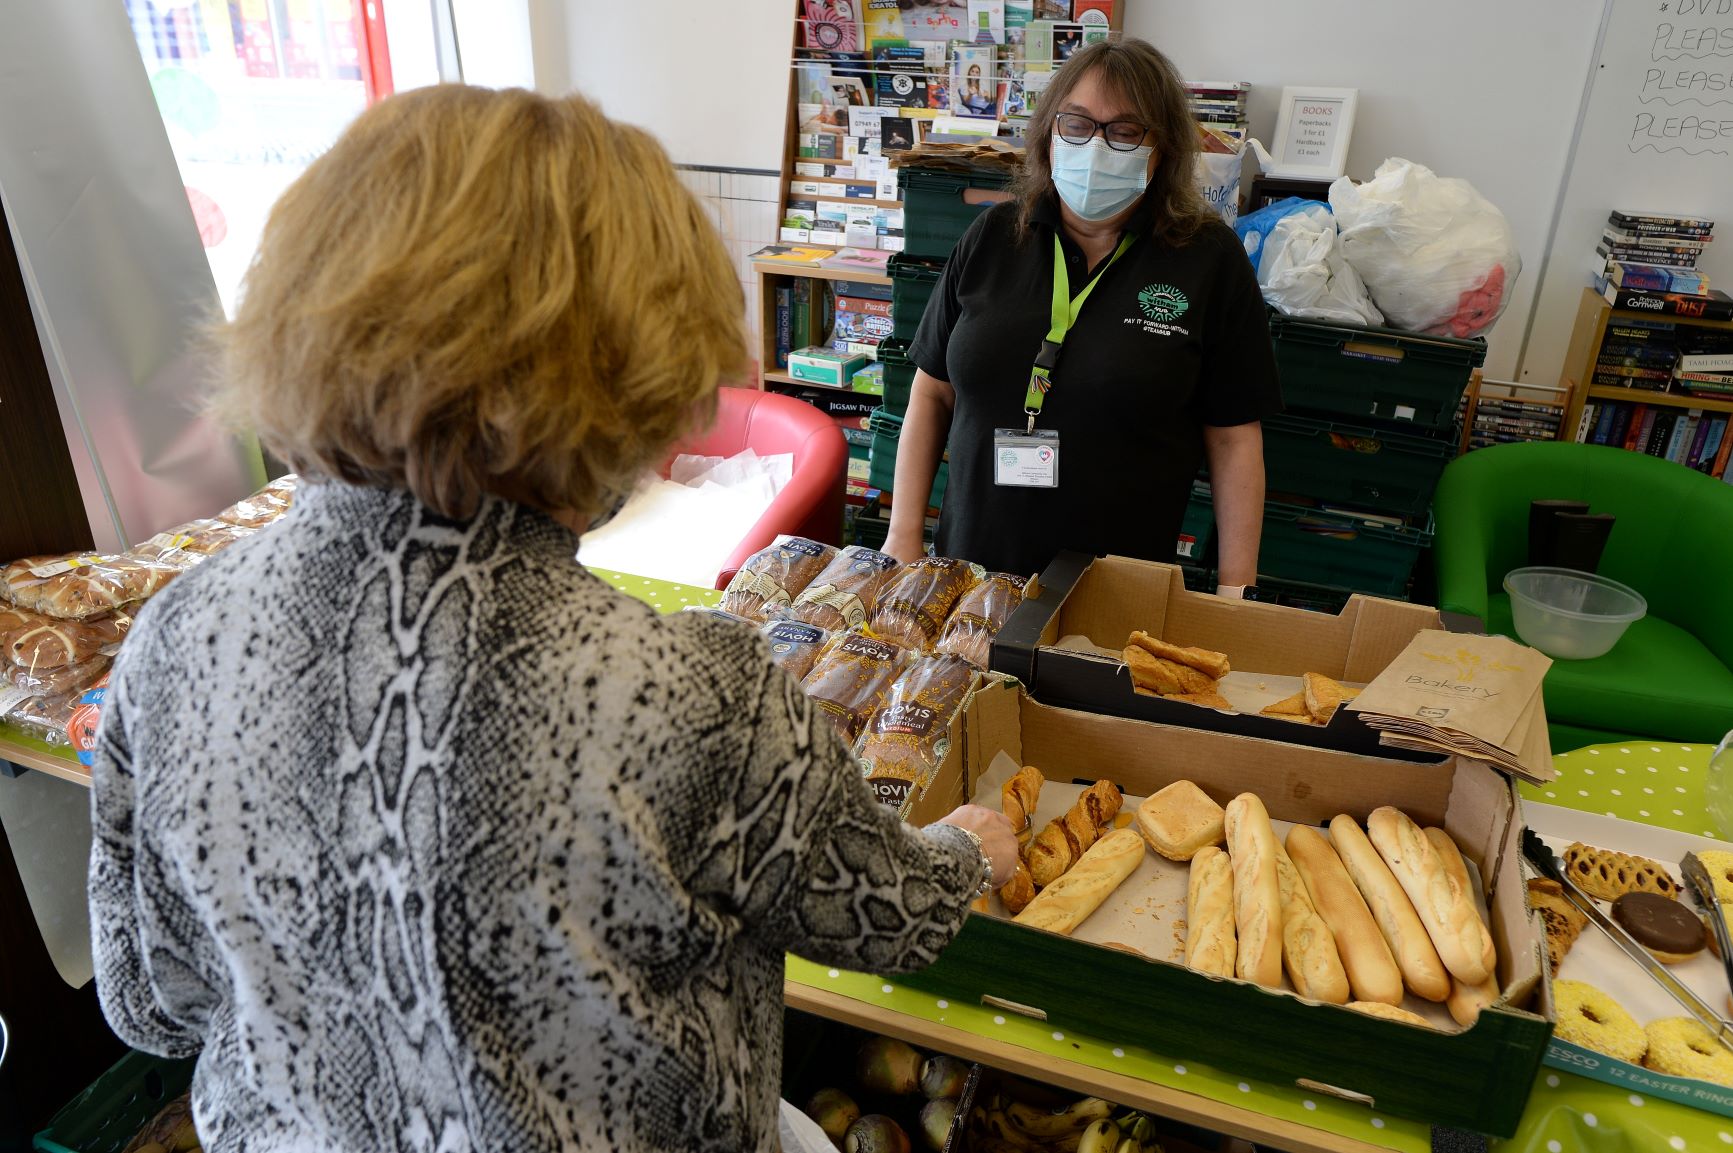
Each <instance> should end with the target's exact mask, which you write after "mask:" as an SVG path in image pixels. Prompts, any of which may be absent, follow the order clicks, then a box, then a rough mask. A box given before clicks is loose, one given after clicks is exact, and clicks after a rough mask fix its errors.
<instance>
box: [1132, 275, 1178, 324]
mask: <svg viewBox="0 0 1733 1153" xmlns="http://www.w3.org/2000/svg"><path fill="white" fill-rule="evenodd" d="M1137 306H1138V307H1139V308H1141V309H1143V315H1145V316H1147V317H1148V318H1149V319H1151V320H1159V321H1161V322H1162V323H1163V324H1172V323H1173V322H1174V321H1176V320H1178V319H1179V318H1180V317H1182V316H1184V315H1185V310H1186V309H1188V308H1190V307H1191V301H1189V300H1187V299H1186V298H1185V293H1183V292H1181V291H1180V290H1179V289H1177V288H1175V287H1174V286H1173V285H1171V284H1152V285H1150V286H1149V287H1148V288H1146V289H1144V290H1143V291H1142V292H1140V293H1138V294H1137Z"/></svg>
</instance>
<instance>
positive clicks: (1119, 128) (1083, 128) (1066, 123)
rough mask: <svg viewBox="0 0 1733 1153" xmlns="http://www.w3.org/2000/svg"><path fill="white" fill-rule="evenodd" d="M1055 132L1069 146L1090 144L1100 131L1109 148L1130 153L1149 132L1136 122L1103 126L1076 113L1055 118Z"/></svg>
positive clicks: (1064, 113)
mask: <svg viewBox="0 0 1733 1153" xmlns="http://www.w3.org/2000/svg"><path fill="white" fill-rule="evenodd" d="M1053 130H1054V131H1055V132H1057V133H1059V139H1061V140H1063V141H1065V143H1067V144H1088V143H1089V141H1090V138H1091V137H1093V136H1094V135H1095V133H1096V132H1097V131H1100V133H1101V135H1102V136H1103V137H1104V138H1105V139H1106V140H1107V146H1108V147H1109V148H1111V149H1113V150H1114V151H1115V152H1130V151H1132V150H1133V149H1135V148H1137V147H1138V146H1139V145H1141V144H1142V143H1143V137H1144V135H1145V134H1146V133H1147V132H1148V131H1149V130H1148V129H1147V128H1145V127H1144V126H1143V125H1141V124H1139V123H1138V122H1137V121H1135V120H1115V121H1113V122H1112V123H1111V124H1103V123H1102V122H1101V121H1099V120H1092V119H1090V118H1089V117H1087V116H1080V115H1078V114H1077V113H1075V112H1061V113H1060V114H1059V115H1058V116H1055V117H1054V118H1053Z"/></svg>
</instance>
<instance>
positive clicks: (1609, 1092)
mask: <svg viewBox="0 0 1733 1153" xmlns="http://www.w3.org/2000/svg"><path fill="white" fill-rule="evenodd" d="M597 575H598V576H600V577H602V578H603V579H604V580H607V581H608V582H609V583H610V584H612V585H614V587H616V588H618V589H620V590H621V591H622V592H625V593H627V594H629V595H631V596H633V597H635V598H637V599H639V600H642V601H644V602H645V603H647V604H649V605H651V606H652V607H653V608H655V609H656V610H657V611H659V612H664V613H667V612H678V611H680V610H681V609H684V608H687V607H692V606H704V605H714V604H715V603H716V602H717V601H718V600H719V599H720V594H719V593H717V592H716V591H715V590H713V589H702V588H693V587H687V586H680V585H673V584H669V583H667V582H664V581H656V580H650V579H647V578H644V577H637V576H629V575H624V574H618V573H608V572H601V571H598V572H597ZM16 738H17V734H16V733H13V732H8V731H6V730H5V728H4V726H0V759H6V760H13V761H14V762H15V763H20V764H23V765H25V766H26V767H30V768H38V769H46V770H47V771H50V772H54V773H55V774H56V775H58V776H63V777H66V778H67V779H68V780H73V781H77V782H79V783H83V784H88V783H89V777H88V775H87V774H85V773H84V772H83V771H82V766H80V765H79V764H78V763H77V761H76V760H74V759H72V756H71V753H70V752H69V751H68V752H65V753H61V752H60V751H59V750H54V749H50V748H49V747H48V746H46V745H42V744H41V743H40V742H21V741H19V740H18V739H16ZM1711 752H1712V750H1711V749H1710V748H1708V747H1707V746H1690V745H1662V744H1650V743H1646V742H1635V743H1628V744H1616V745H1600V746H1596V747H1593V748H1588V749H1579V750H1576V751H1574V752H1570V753H1563V754H1560V755H1559V756H1557V757H1555V758H1554V761H1555V764H1556V765H1557V767H1558V770H1559V777H1558V779H1557V780H1556V781H1553V782H1550V783H1549V784H1547V785H1545V786H1529V785H1526V784H1525V785H1523V786H1522V791H1523V794H1524V795H1525V796H1527V797H1529V798H1531V799H1533V800H1538V801H1546V802H1548V803H1550V804H1555V805H1563V806H1566V807H1570V808H1576V809H1583V810H1586V811H1589V812H1596V813H1605V814H1607V815H1609V816H1614V817H1620V818H1623V819H1625V820H1632V821H1641V822H1646V823H1648V824H1653V825H1661V826H1665V827H1667V828H1670V829H1677V830H1680V831H1683V832H1689V833H1696V834H1699V835H1703V836H1715V835H1716V834H1715V833H1714V832H1713V831H1710V825H1709V823H1708V818H1707V816H1706V813H1705V808H1704V804H1703V785H1704V779H1705V776H1706V772H1707V768H1708V763H1709V755H1710V753H1711ZM785 993H786V1000H787V1003H788V1004H789V1005H791V1006H793V1007H796V1008H800V1009H805V1010H808V1011H811V1012H815V1013H819V1014H821V1015H824V1016H827V1017H832V1018H836V1019H839V1020H844V1021H847V1022H849V1023H851V1024H857V1025H861V1026H863V1027H866V1028H869V1029H876V1030H878V1031H880V1032H888V1033H894V1034H900V1035H902V1036H904V1037H905V1038H906V1039H908V1040H911V1041H914V1042H916V1043H921V1044H926V1045H928V1046H930V1047H933V1048H937V1049H942V1050H946V1051H950V1052H954V1053H956V1054H957V1055H959V1056H964V1057H970V1058H973V1059H976V1060H980V1061H983V1062H985V1063H989V1064H992V1065H993V1066H995V1067H997V1068H1002V1069H1007V1070H1010V1071H1012V1072H1020V1073H1024V1074H1027V1075H1029V1076H1032V1077H1035V1078H1038V1079H1042V1080H1046V1081H1049V1082H1054V1083H1058V1084H1064V1085H1069V1086H1070V1087H1073V1088H1077V1089H1080V1090H1086V1091H1087V1090H1091V1089H1094V1090H1099V1091H1101V1092H1103V1093H1104V1094H1105V1095H1107V1096H1109V1097H1116V1098H1117V1099H1120V1100H1122V1101H1123V1103H1125V1104H1128V1105H1133V1106H1137V1107H1142V1108H1147V1109H1150V1110H1152V1111H1156V1112H1160V1113H1163V1114H1165V1115H1167V1116H1171V1117H1175V1118H1177V1119H1180V1120H1184V1121H1189V1122H1192V1123H1195V1124H1198V1125H1202V1126H1205V1127H1207V1128H1211V1129H1215V1130H1218V1131H1221V1132H1225V1133H1231V1134H1234V1135H1238V1136H1246V1137H1250V1138H1253V1139H1256V1140H1258V1141H1259V1142H1260V1143H1262V1144H1266V1145H1274V1146H1277V1147H1279V1148H1283V1149H1293V1150H1304V1151H1310V1150H1367V1149H1397V1150H1414V1151H1420V1150H1427V1149H1429V1148H1430V1147H1431V1144H1430V1134H1429V1130H1428V1127H1427V1126H1425V1125H1423V1124H1420V1123H1418V1122H1414V1121H1407V1120H1403V1119H1401V1118H1394V1117H1386V1116H1383V1115H1381V1114H1379V1113H1378V1112H1377V1111H1376V1110H1375V1109H1368V1108H1366V1107H1365V1106H1363V1105H1357V1104H1353V1103H1350V1102H1346V1101H1341V1100H1338V1099H1335V1098H1333V1097H1329V1096H1326V1095H1324V1094H1319V1093H1307V1092H1305V1091H1302V1090H1300V1089H1296V1088H1291V1087H1288V1086H1284V1085H1275V1084H1270V1083H1266V1082H1260V1081H1255V1080H1250V1079H1246V1078H1241V1077H1238V1076H1235V1075H1234V1074H1232V1073H1231V1072H1226V1071H1223V1070H1219V1069H1213V1068H1209V1067H1207V1066H1204V1065H1201V1064H1198V1063H1196V1062H1194V1061H1189V1060H1187V1059H1186V1057H1185V1055H1184V1054H1177V1055H1170V1054H1160V1053H1155V1052H1152V1051H1150V1050H1148V1049H1144V1048H1142V1047H1140V1046H1138V1045H1137V1044H1136V1043H1135V1041H1134V1040H1133V1039H1131V1038H1099V1037H1086V1036H1081V1035H1078V1034H1076V1033H1071V1032H1068V1031H1065V1030H1063V1029H1060V1028H1055V1027H1053V1026H1052V1025H1050V1024H1047V1023H1044V1022H1038V1021H1033V1020H1029V1019H1026V1018H1022V1017H1018V1016H1016V1015H1007V1014H1002V1013H996V1012H994V1011H993V1010H992V1009H990V1008H983V1007H981V1006H977V1005H963V1004H956V1003H950V1002H947V1001H944V1000H941V999H936V998H934V997H932V996H931V995H930V994H926V993H920V992H916V991H915V990H912V989H908V988H905V987H903V986H901V985H899V984H897V983H896V982H895V981H893V980H886V979H884V978H880V977H875V976H872V975H870V974H864V973H853V972H848V971H846V970H838V969H829V968H826V967H824V966H820V965H814V964H812V963H810V962H807V961H803V960H801V959H799V958H796V957H790V958H789V959H788V967H787V974H786V982H785ZM1494 1146H1495V1148H1497V1149H1499V1150H1501V1151H1502V1150H1511V1151H1516V1153H1567V1151H1572V1150H1585V1151H1591V1153H1627V1151H1629V1153H1640V1151H1646V1150H1709V1149H1719V1150H1733V1119H1729V1118H1722V1117H1718V1116H1716V1115H1714V1114H1711V1113H1705V1112H1701V1111H1699V1110H1695V1109H1688V1108H1685V1107H1684V1106H1681V1105H1677V1104H1674V1103H1672V1102H1668V1101H1656V1100H1649V1099H1646V1098H1645V1097H1643V1096H1642V1095H1641V1094H1636V1093H1626V1092H1623V1091H1621V1090H1619V1089H1616V1088H1613V1087H1611V1086H1608V1085H1603V1084H1601V1083H1599V1082H1596V1081H1591V1080H1588V1079H1587V1078H1583V1077H1577V1076H1575V1075H1573V1074H1570V1073H1565V1072H1561V1071H1559V1070H1555V1069H1548V1068H1543V1069H1542V1070H1541V1071H1540V1074H1539V1076H1538V1077H1537V1078H1536V1082H1535V1086H1534V1093H1533V1096H1532V1097H1531V1098H1530V1100H1529V1104H1528V1108H1527V1110H1526V1112H1525V1113H1524V1115H1523V1120H1522V1125H1521V1128H1520V1130H1519V1131H1518V1133H1517V1134H1516V1136H1514V1137H1512V1138H1510V1139H1508V1140H1505V1141H1498V1142H1495V1143H1494Z"/></svg>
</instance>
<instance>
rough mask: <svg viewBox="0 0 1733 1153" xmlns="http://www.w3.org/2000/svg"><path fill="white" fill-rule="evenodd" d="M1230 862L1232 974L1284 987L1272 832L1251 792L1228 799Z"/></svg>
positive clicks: (1279, 899)
mask: <svg viewBox="0 0 1733 1153" xmlns="http://www.w3.org/2000/svg"><path fill="white" fill-rule="evenodd" d="M1223 824H1224V826H1225V828H1226V831H1227V839H1228V858H1229V860H1231V861H1232V862H1233V867H1234V935H1235V937H1236V938H1237V944H1236V946H1235V957H1234V973H1235V975H1236V976H1238V977H1239V978H1240V979H1241V980H1245V981H1255V982H1256V983H1258V984H1259V985H1263V986H1264V987H1265V988H1269V989H1279V988H1281V987H1282V891H1281V886H1280V883H1279V882H1278V881H1277V880H1276V834H1275V831H1274V830H1273V829H1271V828H1270V814H1269V812H1268V811H1267V810H1266V809H1265V808H1264V803H1263V802H1262V801H1260V800H1259V799H1258V798H1257V797H1256V796H1255V795H1253V794H1252V793H1241V794H1240V795H1239V796H1237V797H1235V798H1234V799H1233V800H1231V801H1229V802H1228V807H1227V813H1226V815H1225V817H1224V818H1223Z"/></svg>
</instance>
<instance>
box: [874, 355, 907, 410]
mask: <svg viewBox="0 0 1733 1153" xmlns="http://www.w3.org/2000/svg"><path fill="white" fill-rule="evenodd" d="M879 363H880V364H882V365H884V369H885V395H884V408H883V409H882V411H884V412H886V413H888V414H890V415H891V416H899V417H900V416H902V415H903V414H904V413H906V412H908V411H909V396H910V395H911V394H912V393H913V392H914V388H915V362H914V361H912V360H910V359H909V346H908V342H907V341H901V340H887V341H885V342H884V343H883V344H881V345H879Z"/></svg>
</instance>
